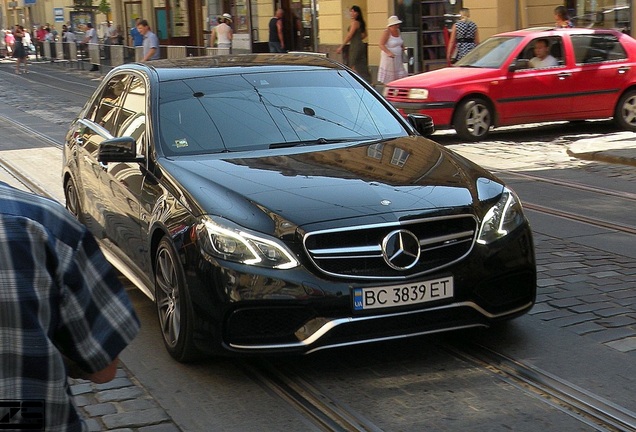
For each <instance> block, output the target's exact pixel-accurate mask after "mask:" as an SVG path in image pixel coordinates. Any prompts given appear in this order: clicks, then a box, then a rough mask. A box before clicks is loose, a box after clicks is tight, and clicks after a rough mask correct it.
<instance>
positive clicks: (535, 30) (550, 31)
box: [495, 27, 624, 37]
mask: <svg viewBox="0 0 636 432" xmlns="http://www.w3.org/2000/svg"><path fill="white" fill-rule="evenodd" d="M542 33H545V35H546V36H551V35H558V34H564V33H570V34H571V33H576V34H594V33H613V34H615V35H617V36H618V35H624V34H623V33H621V32H620V31H618V30H616V29H606V28H582V27H574V28H566V29H557V28H554V27H530V28H526V29H521V30H514V31H509V32H502V33H498V34H496V35H495V36H523V37H525V36H528V35H532V36H537V35H540V34H542Z"/></svg>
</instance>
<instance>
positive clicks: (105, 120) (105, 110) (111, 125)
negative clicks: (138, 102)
mask: <svg viewBox="0 0 636 432" xmlns="http://www.w3.org/2000/svg"><path fill="white" fill-rule="evenodd" d="M127 81H128V77H127V76H125V75H119V76H116V77H114V78H113V79H112V80H110V81H109V82H108V83H107V84H106V86H105V87H104V90H103V91H102V94H101V96H100V97H99V99H97V100H96V101H95V105H94V106H93V108H92V110H91V111H90V112H89V113H88V118H89V119H90V120H92V121H93V122H95V123H97V124H98V125H100V126H102V127H103V128H104V129H106V130H107V131H108V132H110V134H111V135H113V136H115V124H116V121H117V111H118V108H119V106H120V105H121V103H122V98H123V95H124V90H125V88H126V83H127Z"/></svg>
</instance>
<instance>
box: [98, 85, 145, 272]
mask: <svg viewBox="0 0 636 432" xmlns="http://www.w3.org/2000/svg"><path fill="white" fill-rule="evenodd" d="M125 82H126V86H125V97H124V98H123V100H122V103H121V107H120V109H119V112H118V115H117V119H116V121H115V127H114V131H113V136H114V137H133V138H134V139H135V142H136V149H137V155H138V156H145V155H146V145H147V143H146V137H147V133H146V128H147V121H146V93H147V92H146V84H145V80H144V79H143V78H142V77H141V76H139V75H136V74H129V75H127V76H126V77H125ZM146 172H147V170H146V162H145V159H144V162H109V163H108V164H107V166H106V175H105V176H104V181H103V182H102V194H103V197H104V206H103V207H102V208H103V213H104V214H103V219H104V221H105V231H106V236H107V238H108V242H109V245H110V247H111V248H112V250H113V252H114V253H116V254H117V255H118V257H119V258H120V259H121V260H122V261H124V262H125V263H126V264H127V266H128V267H129V268H131V269H135V270H136V272H137V273H138V275H139V276H142V277H143V276H145V275H146V272H145V267H146V265H145V264H146V263H145V253H146V250H147V248H146V246H145V238H146V233H145V232H143V231H142V226H141V225H142V223H141V205H140V196H141V191H142V189H143V184H144V181H145V174H146Z"/></svg>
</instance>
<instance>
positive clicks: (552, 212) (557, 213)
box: [493, 171, 636, 235]
mask: <svg viewBox="0 0 636 432" xmlns="http://www.w3.org/2000/svg"><path fill="white" fill-rule="evenodd" d="M493 172H495V173H496V174H497V175H500V176H502V177H504V176H505V177H507V178H518V179H522V180H529V181H531V182H536V183H545V184H550V185H554V186H558V187H561V188H567V189H571V190H576V191H581V192H585V193H591V194H596V195H600V196H602V197H613V198H618V199H619V200H621V201H626V202H628V203H633V202H636V194H635V193H631V192H625V191H616V190H612V189H607V188H601V187H597V186H591V185H586V184H583V183H579V182H573V181H567V180H562V179H553V178H549V177H540V176H536V175H532V174H527V173H520V172H511V171H498V172H497V171H493ZM522 205H523V207H524V208H525V209H527V210H532V211H535V212H538V213H542V214H545V215H549V216H554V217H558V218H561V219H567V220H570V221H574V222H581V223H584V224H587V225H591V226H594V227H597V228H604V229H608V230H611V231H616V232H622V233H625V234H631V235H636V227H635V226H632V225H626V224H622V223H617V222H613V221H610V220H606V219H601V218H598V217H592V216H588V215H584V214H579V213H574V212H571V211H566V210H560V209H557V208H554V207H551V206H547V205H543V204H538V203H533V202H530V201H527V200H522Z"/></svg>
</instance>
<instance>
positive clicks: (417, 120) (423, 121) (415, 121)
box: [407, 114, 435, 137]
mask: <svg viewBox="0 0 636 432" xmlns="http://www.w3.org/2000/svg"><path fill="white" fill-rule="evenodd" d="M407 119H408V122H409V123H410V124H411V126H413V127H414V128H415V130H416V131H418V132H419V133H420V135H422V136H425V137H430V136H431V135H433V132H435V125H434V124H433V119H432V118H431V117H430V116H427V115H426V114H409V115H408V116H407Z"/></svg>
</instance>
